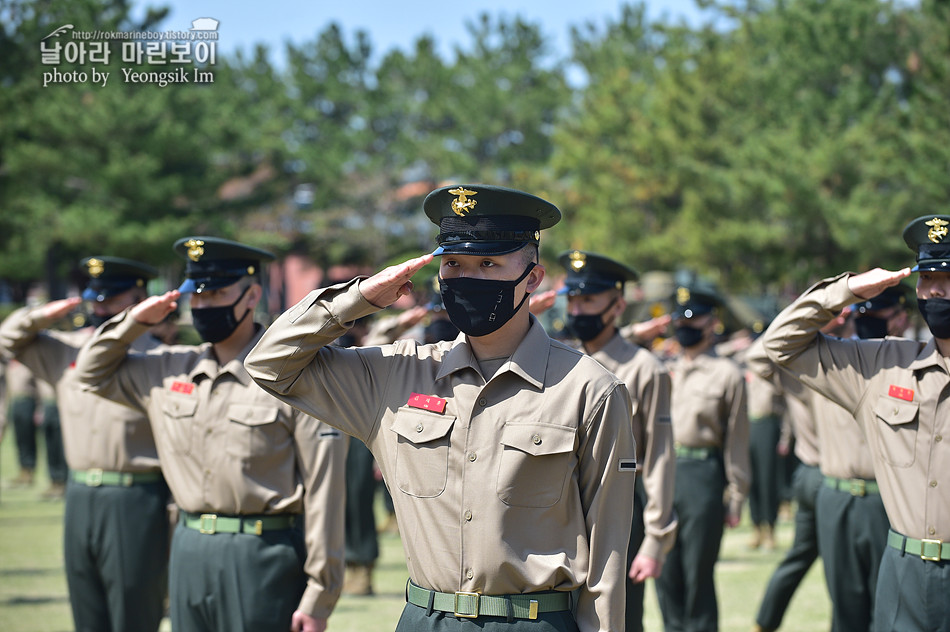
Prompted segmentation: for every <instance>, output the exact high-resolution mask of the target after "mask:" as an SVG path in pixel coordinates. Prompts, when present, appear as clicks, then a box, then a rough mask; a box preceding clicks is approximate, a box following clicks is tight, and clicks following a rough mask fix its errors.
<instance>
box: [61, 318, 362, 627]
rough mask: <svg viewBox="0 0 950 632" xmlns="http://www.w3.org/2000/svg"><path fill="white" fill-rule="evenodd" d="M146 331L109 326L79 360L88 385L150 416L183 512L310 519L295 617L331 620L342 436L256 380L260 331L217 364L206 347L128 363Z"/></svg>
mask: <svg viewBox="0 0 950 632" xmlns="http://www.w3.org/2000/svg"><path fill="white" fill-rule="evenodd" d="M262 329H263V328H262ZM147 330H148V327H147V326H145V325H141V324H139V323H136V322H135V320H134V319H132V318H130V317H129V316H128V312H126V313H125V314H123V315H121V316H118V317H116V318H115V319H114V320H113V321H111V322H110V323H108V324H107V325H105V326H104V327H103V329H102V330H100V331H99V332H98V333H97V335H96V336H95V337H94V338H93V340H92V343H91V344H90V346H89V347H87V348H86V349H85V350H84V352H83V354H82V356H81V357H80V360H79V363H78V371H79V373H80V377H81V379H82V382H83V384H84V387H85V388H87V389H89V390H90V391H92V392H94V393H97V394H99V395H102V396H103V397H108V398H110V399H113V400H115V401H116V402H119V403H122V404H125V405H126V406H130V407H132V408H134V409H135V410H136V411H138V412H140V413H145V414H147V415H148V418H149V419H150V420H151V422H152V429H153V430H154V432H155V441H156V443H157V445H158V453H159V455H160V456H161V459H162V471H163V472H164V474H165V480H166V481H167V482H168V486H169V488H170V489H171V491H172V494H173V495H174V497H175V501H176V502H177V503H178V506H179V507H181V509H183V510H184V511H188V512H192V513H220V514H230V515H241V514H244V515H251V514H300V513H303V514H305V516H304V524H305V525H306V533H305V539H306V544H307V559H306V562H305V564H304V570H305V572H306V573H307V575H308V580H307V588H306V591H305V592H304V595H303V597H302V598H301V601H300V606H299V609H300V610H302V611H303V612H306V613H308V614H311V615H313V616H316V617H321V618H325V617H328V616H329V615H330V613H331V612H332V610H333V606H334V605H335V604H336V601H337V599H338V598H339V596H340V591H341V589H342V581H343V568H344V563H343V544H344V543H343V505H344V491H345V489H344V483H343V481H344V467H345V461H346V441H345V438H344V437H343V436H342V435H341V433H340V432H339V431H337V430H334V429H333V428H330V427H329V426H326V425H325V424H323V423H321V422H319V421H318V420H316V419H314V418H312V417H310V416H309V415H304V414H303V413H301V412H300V411H298V410H295V409H293V408H291V407H290V406H288V405H287V404H283V403H281V402H279V401H277V400H276V399H274V398H273V397H271V396H270V395H269V394H268V393H266V392H264V391H263V390H261V389H260V388H259V387H258V386H257V385H256V384H254V382H252V381H251V378H250V377H249V376H248V374H247V372H246V371H245V370H244V366H243V364H242V362H243V360H244V356H245V355H246V354H247V352H248V351H249V350H250V349H251V347H252V346H253V345H254V344H255V343H256V342H257V340H258V339H259V338H260V335H261V333H262V332H261V331H259V332H258V334H257V336H256V337H255V338H254V340H252V341H251V342H250V343H249V344H248V345H247V347H245V349H244V352H243V353H242V354H241V355H240V356H239V357H238V358H236V359H234V360H232V361H231V362H228V363H227V364H226V365H224V366H221V365H220V364H218V361H217V358H216V357H215V355H214V351H213V350H212V347H211V345H210V344H207V343H206V344H203V345H200V346H173V347H167V346H166V347H163V348H162V349H161V350H159V352H157V353H151V354H147V355H137V354H128V355H127V354H126V352H127V350H128V345H129V344H130V343H131V341H133V340H135V339H136V338H137V337H138V336H140V335H141V334H142V333H144V332H146V331H147Z"/></svg>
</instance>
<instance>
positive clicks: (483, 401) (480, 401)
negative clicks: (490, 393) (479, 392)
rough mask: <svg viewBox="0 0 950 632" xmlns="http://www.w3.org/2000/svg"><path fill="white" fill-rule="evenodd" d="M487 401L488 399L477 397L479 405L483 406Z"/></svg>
mask: <svg viewBox="0 0 950 632" xmlns="http://www.w3.org/2000/svg"><path fill="white" fill-rule="evenodd" d="M487 403H488V400H487V399H485V398H484V397H480V398H479V399H478V405H479V406H484V405H485V404H487Z"/></svg>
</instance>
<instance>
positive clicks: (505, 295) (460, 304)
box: [439, 262, 537, 337]
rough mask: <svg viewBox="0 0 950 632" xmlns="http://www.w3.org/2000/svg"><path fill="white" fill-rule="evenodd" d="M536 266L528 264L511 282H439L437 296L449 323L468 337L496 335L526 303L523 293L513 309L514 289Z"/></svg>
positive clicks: (448, 280)
mask: <svg viewBox="0 0 950 632" xmlns="http://www.w3.org/2000/svg"><path fill="white" fill-rule="evenodd" d="M536 265H537V264H536V263H534V262H531V263H530V264H529V265H528V267H527V268H525V271H524V273H523V274H522V275H521V276H520V277H518V278H517V279H515V280H514V281H496V280H495V279H472V278H468V277H459V278H457V279H442V278H440V279H439V292H440V294H441V295H442V303H443V304H444V305H445V311H446V313H447V314H448V315H449V320H451V321H452V324H453V325H455V326H456V327H458V328H459V330H460V331H463V332H465V333H466V334H468V335H469V336H476V337H478V336H486V335H488V334H490V333H492V332H495V331H498V329H499V328H501V326H502V325H504V324H505V323H507V322H508V321H509V320H511V317H512V316H514V315H515V312H517V311H518V310H519V309H520V308H521V306H522V305H523V304H524V302H525V301H526V300H527V299H528V293H527V292H525V294H524V297H523V298H522V299H521V302H520V303H518V306H517V307H515V287H516V286H517V285H518V284H519V283H521V282H522V281H523V280H524V278H525V277H526V276H528V273H530V272H531V270H533V269H534V266H536Z"/></svg>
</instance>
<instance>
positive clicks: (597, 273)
mask: <svg viewBox="0 0 950 632" xmlns="http://www.w3.org/2000/svg"><path fill="white" fill-rule="evenodd" d="M558 261H559V262H560V264H561V266H562V267H563V268H564V269H565V270H566V272H567V276H566V278H565V281H564V283H565V288H564V291H565V292H566V293H567V296H568V298H567V325H566V332H567V333H568V334H569V335H570V336H572V337H573V338H574V339H575V340H576V341H577V343H576V344H578V345H579V346H580V348H582V349H583V350H584V351H585V352H586V353H587V354H589V355H590V356H591V357H592V358H594V359H595V360H597V361H598V362H600V363H601V364H602V365H604V367H606V368H607V369H608V370H609V371H611V372H612V373H613V374H615V375H617V376H618V377H619V378H620V379H621V380H623V381H624V383H625V384H626V385H627V390H629V391H630V396H631V400H632V401H633V410H632V418H633V436H634V439H636V442H637V471H638V472H640V473H641V475H640V476H637V481H636V493H635V496H634V516H633V525H632V528H631V532H630V543H629V545H628V547H627V580H628V581H627V582H626V620H625V630H626V632H640V631H641V630H643V593H644V582H645V581H646V580H647V579H656V578H657V577H659V575H660V571H661V570H662V569H663V561H664V559H665V558H666V554H667V553H668V552H669V550H670V548H672V546H673V539H674V537H675V535H676V515H675V513H674V512H673V478H674V473H675V472H674V465H675V457H674V454H673V429H672V427H671V425H670V376H669V374H668V373H667V371H666V368H665V367H664V366H663V364H662V363H661V362H660V361H659V359H657V358H656V356H654V355H653V354H652V353H651V352H650V351H648V350H647V349H644V348H643V347H640V346H637V345H634V344H632V343H630V342H627V341H626V340H625V339H624V338H623V337H622V336H621V335H620V333H619V331H618V329H617V325H616V321H617V319H618V318H619V317H620V315H621V314H623V313H624V311H625V310H626V307H627V303H626V301H625V300H624V284H625V283H626V282H628V281H629V282H634V281H636V280H637V273H636V272H635V271H634V270H632V269H631V268H629V267H627V266H625V265H623V264H621V263H619V262H617V261H614V260H612V259H609V258H608V257H605V256H603V255H599V254H596V253H592V252H582V251H578V250H573V251H570V252H565V253H562V254H561V255H560V256H559V257H558ZM532 311H534V309H532ZM535 313H537V312H535Z"/></svg>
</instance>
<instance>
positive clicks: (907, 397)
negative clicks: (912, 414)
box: [887, 384, 914, 402]
mask: <svg viewBox="0 0 950 632" xmlns="http://www.w3.org/2000/svg"><path fill="white" fill-rule="evenodd" d="M887 394H888V395H890V396H891V397H896V398H897V399H903V400H904V401H907V402H912V401H914V389H912V388H902V387H900V386H898V385H896V384H891V386H890V388H888V389H887Z"/></svg>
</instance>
